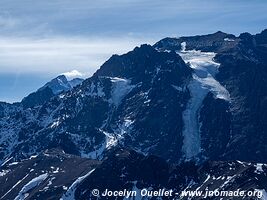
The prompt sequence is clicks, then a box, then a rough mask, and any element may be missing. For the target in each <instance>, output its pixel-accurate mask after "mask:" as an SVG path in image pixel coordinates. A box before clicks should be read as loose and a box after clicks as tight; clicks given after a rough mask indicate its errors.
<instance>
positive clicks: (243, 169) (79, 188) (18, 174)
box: [0, 149, 267, 200]
mask: <svg viewBox="0 0 267 200" xmlns="http://www.w3.org/2000/svg"><path fill="white" fill-rule="evenodd" d="M266 173H267V165H263V164H257V163H244V162H240V161H232V162H230V161H229V162H222V161H213V162H211V161H209V162H205V163H203V164H202V165H201V166H198V165H195V164H194V163H192V162H186V163H182V164H179V165H173V164H170V163H167V162H166V161H165V160H164V159H162V158H159V157H156V156H152V155H150V156H144V155H143V154H140V153H137V152H135V151H133V150H128V149H114V150H112V151H111V152H108V154H107V156H106V157H105V158H104V159H103V160H102V161H97V160H90V159H86V158H80V157H77V156H74V155H70V154H65V153H64V152H62V151H60V150H57V149H52V150H49V151H46V152H44V153H42V154H40V155H38V156H32V157H30V158H29V159H26V160H23V161H22V162H19V163H17V162H7V163H5V164H4V166H3V167H2V171H1V172H0V184H1V188H0V197H1V198H2V199H24V198H26V199H62V200H68V199H76V200H82V199H115V197H104V196H103V197H96V196H93V195H92V191H93V189H96V188H97V189H98V190H99V191H100V194H102V193H103V194H104V192H105V190H106V189H108V190H110V191H120V190H121V191H123V190H127V191H134V192H136V197H135V198H134V197H133V196H132V197H131V196H130V198H129V199H141V198H140V196H141V191H146V190H150V191H151V190H152V191H159V190H160V189H161V190H162V189H164V190H166V191H172V192H171V193H170V194H169V195H170V196H168V197H166V198H165V197H162V196H159V198H160V199H175V198H177V199H189V198H190V196H189V194H187V193H186V192H188V191H195V190H196V188H198V191H201V192H202V194H201V195H200V196H196V197H195V198H194V199H203V198H204V197H205V195H206V194H205V192H206V191H207V190H210V191H216V189H217V190H222V191H238V190H240V188H242V191H244V192H246V194H247V193H248V192H254V190H255V189H263V188H266V187H267V180H266V179H267V178H266ZM6 180H8V181H6ZM13 186H15V187H13ZM12 187H13V188H12ZM10 188H11V190H10ZM262 191H263V190H262ZM144 194H145V193H144ZM186 194H187V195H188V196H187V195H186ZM150 195H151V194H150ZM263 195H266V193H264V192H263V193H261V190H256V193H254V196H252V197H237V196H232V197H234V199H252V198H253V199H254V198H255V199H261V198H262V197H263V198H264V196H263ZM146 197H147V198H146V199H151V196H149V194H148V193H147V195H146ZM265 197H266V196H265ZM116 199H124V197H120V196H119V197H117V198H116ZM210 199H215V200H217V199H229V198H228V197H224V198H221V197H218V196H215V194H214V196H213V198H210Z"/></svg>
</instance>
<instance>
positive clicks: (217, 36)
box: [0, 30, 267, 199]
mask: <svg viewBox="0 0 267 200" xmlns="http://www.w3.org/2000/svg"><path fill="white" fill-rule="evenodd" d="M266 82H267V30H265V31H262V32H261V33H259V34H256V35H251V34H249V33H243V34H241V35H240V36H238V37H237V36H234V35H232V34H226V33H223V32H216V33H214V34H209V35H203V36H192V37H180V38H165V39H162V40H160V41H159V42H157V43H156V44H155V45H153V46H151V45H141V46H140V47H136V48H135V49H134V50H133V51H130V52H128V53H126V54H123V55H113V56H112V57H111V58H110V59H109V60H108V61H106V62H105V63H104V64H103V65H102V66H101V67H100V68H99V70H97V71H96V72H95V73H94V75H93V76H92V77H90V78H88V79H86V80H72V81H68V80H67V79H66V77H64V76H59V77H57V78H55V79H53V80H52V81H51V82H49V83H47V84H46V85H45V86H44V87H42V88H40V89H39V90H37V91H36V92H35V93H32V94H30V95H29V96H27V97H25V98H24V99H23V100H22V102H20V103H15V104H8V103H0V160H1V163H2V167H1V168H2V169H1V170H2V172H0V184H4V182H5V180H6V178H7V177H9V178H8V180H10V179H11V178H10V177H14V176H13V173H18V171H20V172H21V173H22V174H23V175H24V176H25V175H27V174H31V173H32V171H27V170H28V166H29V164H28V163H30V162H35V160H36V159H37V160H38V159H41V160H42V162H43V160H46V159H47V165H45V167H42V170H40V173H39V172H38V177H39V178H38V177H37V175H36V177H35V176H33V175H28V176H29V177H28V176H27V177H25V178H24V176H23V177H21V178H24V179H23V180H25V181H24V182H23V183H24V184H19V186H18V187H17V188H16V189H15V190H14V191H11V192H8V191H9V190H10V188H12V184H13V183H14V182H16V181H18V180H17V179H16V178H14V179H12V180H13V182H11V183H9V185H8V184H6V186H5V187H4V188H1V189H0V199H1V198H2V199H3V198H7V197H8V198H7V199H14V198H15V197H17V196H18V195H20V196H18V198H20V197H21V196H22V197H23V195H25V194H26V193H28V191H26V189H27V188H30V187H29V185H31V184H29V185H28V186H27V183H30V181H33V182H35V183H36V181H37V183H38V184H37V185H38V187H39V189H38V190H33V192H32V193H30V195H32V196H31V197H32V198H34V197H36V196H35V195H41V194H42V195H44V194H46V195H48V196H49V195H51V194H52V193H53V194H54V195H56V196H57V197H55V199H57V198H59V197H62V198H63V196H64V195H65V196H64V198H65V199H67V197H72V196H73V195H74V196H75V198H76V199H84V198H85V199H86V198H89V197H90V192H89V189H90V188H89V186H90V187H91V186H92V185H93V186H94V185H97V186H98V187H99V188H101V187H104V186H103V185H105V184H106V183H107V182H106V181H105V180H102V182H95V181H94V180H97V179H98V178H99V179H100V177H102V176H103V174H105V173H107V171H105V170H107V169H108V168H111V169H112V168H113V167H114V166H115V163H120V162H121V164H120V165H119V166H117V167H118V168H116V170H115V171H114V176H115V177H114V179H112V181H111V180H107V181H109V184H110V185H109V186H110V187H111V188H112V187H113V186H114V187H115V188H122V187H125V184H129V183H131V184H129V185H128V186H129V188H139V189H140V188H141V186H140V185H139V184H138V182H142V183H143V184H144V185H143V186H144V187H149V186H151V187H152V185H153V184H155V183H156V184H158V185H154V186H153V187H159V185H164V187H166V188H171V187H174V188H176V190H177V191H181V190H182V189H184V188H186V187H187V186H189V183H191V184H192V185H190V187H192V188H197V187H200V186H201V187H203V188H204V186H205V187H206V186H207V185H208V184H209V183H211V182H212V180H215V179H216V180H217V181H216V184H215V185H213V186H212V187H214V188H212V189H216V188H220V186H222V187H221V188H226V189H227V187H228V186H229V187H232V189H235V188H239V187H243V188H244V189H251V188H252V189H253V188H254V189H264V188H265V189H266V183H267V181H266V165H264V164H256V162H258V163H259V162H261V163H267V160H266V155H267V145H266V141H267V83H266ZM51 149H53V152H52V153H51V152H50V151H51ZM55 149H56V150H55ZM125 149H126V150H125ZM47 150H48V152H50V153H44V152H45V151H47ZM62 151H63V152H62ZM137 152H138V153H137ZM35 155H39V156H37V158H35V157H34V158H33V157H32V158H31V159H30V157H31V156H35ZM116 155H118V156H119V158H117V157H116ZM59 157H60V158H61V157H62V158H64V159H62V161H63V160H66V161H64V162H66V163H65V164H64V167H63V165H62V163H60V159H59V160H58V158H59ZM54 158H55V159H56V160H53V159H54ZM25 159H26V160H25ZM91 159H97V160H98V161H93V160H91ZM117 159H119V161H117ZM120 159H121V160H120ZM22 160H24V161H23V162H21V161H22ZM33 160H34V161H33ZM236 160H242V161H244V162H237V161H236ZM72 161H73V162H74V161H75V162H77V163H78V164H77V170H78V172H77V174H72V176H71V180H67V181H66V182H64V181H63V180H61V181H62V184H63V185H64V187H63V186H60V187H58V188H60V189H58V190H56V189H55V190H52V189H51V188H52V186H56V185H57V184H59V183H55V181H53V180H54V179H55V180H56V179H57V178H55V177H54V176H52V174H53V172H52V171H53V170H54V171H56V172H55V173H59V172H60V171H62V170H63V171H68V173H73V172H71V169H70V168H68V165H70V164H69V163H71V162H72ZM215 161H216V162H215ZM12 162H19V163H15V164H14V163H13V164H10V163H12ZM36 162H37V161H36ZM50 162H51V164H50ZM53 162H55V164H52V163H53ZM254 162H255V163H254ZM82 163H84V164H82ZM122 163H123V164H122ZM133 163H136V166H135V165H134V167H133V166H132V164H133ZM153 163H155V164H153ZM252 163H254V164H252ZM33 164H34V163H33ZM53 165H55V166H53ZM19 166H25V169H24V168H23V169H21V168H20V167H19ZM26 166H27V167H26ZM79 166H80V167H79ZM97 166H98V167H99V169H98V167H97ZM153 166H154V167H157V170H159V171H160V173H158V174H157V175H155V177H156V178H155V177H154V176H152V175H151V176H149V175H148V176H147V177H146V174H143V173H142V172H141V171H142V170H140V169H147V168H148V169H151V168H153ZM51 167H53V168H51ZM55 167H56V168H55ZM70 167H71V166H70ZM124 167H126V169H127V170H128V171H127V173H125V174H130V177H127V178H126V179H120V178H118V177H120V176H121V175H122V173H123V169H124ZM135 167H137V168H138V167H140V168H138V169H135ZM146 167H147V168H146ZM57 168H58V170H57ZM85 168H86V170H85ZM95 168H96V169H95ZM217 168H219V169H217ZM230 168H231V169H230ZM93 169H95V171H92V170H93ZM215 169H216V170H218V171H217V172H216V173H215V172H214V171H213V170H215ZM232 169H233V171H231V170H232ZM34 170H36V169H34ZM51 170H52V171H51ZM101 170H102V171H101ZM134 170H137V171H138V170H139V171H138V173H139V174H141V175H139V174H138V173H134ZM157 170H156V169H155V173H156V172H157ZM187 170H189V171H187ZM216 170H215V171H216ZM42 171H43V172H42ZM148 171H149V170H144V172H146V173H148ZM152 171H153V170H152ZM200 171H201V172H203V173H199V172H200ZM41 172H42V173H41ZM173 176H175V177H180V181H181V182H179V181H178V180H176V179H175V180H174V179H172V177H173ZM34 177H35V178H37V179H34ZM79 177H80V178H79ZM91 177H95V179H92V178H91ZM152 177H153V178H152ZM223 177H224V178H223ZM227 177H228V178H227ZM240 177H242V178H243V179H242V178H241V179H239V178H240ZM157 178H158V179H157ZM236 178H238V179H236ZM256 178H257V179H256ZM52 179H53V180H52ZM76 179H77V181H78V180H79V181H78V182H74V181H75V180H76ZM73 180H74V181H73ZM148 180H152V182H151V181H148ZM171 180H173V181H174V182H173V184H171V183H172V182H171ZM226 181H227V182H226ZM50 182H51V184H50ZM48 183H49V184H48ZM74 183H75V184H74ZM176 183H177V186H174V185H175V184H176ZM193 183H194V184H193ZM228 183H229V185H228ZM60 184H61V183H60ZM60 184H59V185H60ZM62 184H61V185H62ZM73 184H74V185H73ZM101 184H103V185H101ZM178 185H179V187H178ZM23 186H25V187H26V186H27V187H26V189H25V188H24V190H23ZM35 186H36V184H35ZM207 187H210V186H207ZM33 188H34V187H33ZM86 188H87V189H86ZM12 190H13V189H12ZM25 191H26V192H25ZM29 191H32V188H30V189H29ZM34 192H35V193H34ZM48 196H47V197H48ZM74 196H73V198H74ZM64 198H63V199H64ZM73 198H72V199H73ZM90 198H91V197H90Z"/></svg>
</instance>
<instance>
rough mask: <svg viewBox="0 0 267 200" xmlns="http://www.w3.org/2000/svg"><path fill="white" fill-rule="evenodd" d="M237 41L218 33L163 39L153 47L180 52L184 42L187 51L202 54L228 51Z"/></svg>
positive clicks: (225, 34)
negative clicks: (201, 52)
mask: <svg viewBox="0 0 267 200" xmlns="http://www.w3.org/2000/svg"><path fill="white" fill-rule="evenodd" d="M239 41H240V39H239V38H237V37H235V36H234V35H232V34H227V33H223V32H221V31H218V32H216V33H213V34H208V35H200V36H189V37H180V38H165V39H162V40H160V41H159V42H157V43H156V44H155V45H154V47H155V48H156V49H159V50H161V51H164V50H172V51H179V50H181V43H182V42H186V49H187V50H193V49H195V50H201V51H204V52H223V51H228V50H229V49H230V48H232V47H234V46H236V45H237V44H238V42H239Z"/></svg>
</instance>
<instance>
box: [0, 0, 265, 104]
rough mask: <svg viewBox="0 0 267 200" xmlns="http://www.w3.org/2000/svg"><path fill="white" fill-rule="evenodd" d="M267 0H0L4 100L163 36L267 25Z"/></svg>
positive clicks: (250, 29) (1, 93)
mask: <svg viewBox="0 0 267 200" xmlns="http://www.w3.org/2000/svg"><path fill="white" fill-rule="evenodd" d="M266 10H267V1H264V0H254V1H250V0H224V1H222V0H216V1H215V0H164V1H163V0H98V1H92V0H75V1H73V0H45V1H43V0H1V1H0V101H8V102H14V101H19V100H21V98H23V97H24V96H25V95H27V94H28V93H30V92H32V91H34V90H36V89H37V88H39V87H40V86H41V85H42V84H44V83H45V82H47V81H48V80H50V79H51V78H53V77H55V76H57V75H58V74H61V73H64V72H68V71H72V70H77V71H79V72H80V73H81V74H82V76H83V77H88V76H90V75H92V73H93V72H94V71H95V70H96V69H97V68H98V67H99V66H100V65H101V64H102V63H103V62H104V61H105V60H106V59H108V58H109V57H110V56H111V55H112V54H115V53H117V54H122V53H124V52H127V51H129V50H131V49H132V48H134V47H135V46H137V45H140V44H142V43H150V44H153V43H154V42H156V41H158V40H159V39H161V38H164V37H167V36H172V37H179V36H183V35H196V34H206V33H212V32H216V31H218V30H221V31H224V32H228V33H233V34H236V35H239V33H241V32H251V33H253V34H254V33H257V32H260V31H261V30H263V29H265V28H267V12H266Z"/></svg>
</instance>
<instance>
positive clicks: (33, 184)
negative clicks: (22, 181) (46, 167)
mask: <svg viewBox="0 0 267 200" xmlns="http://www.w3.org/2000/svg"><path fill="white" fill-rule="evenodd" d="M47 177H48V174H47V173H45V174H41V175H40V176H38V177H36V178H34V179H32V180H31V181H30V182H29V183H27V184H26V185H25V186H23V188H22V189H21V190H20V192H19V194H18V196H16V198H15V200H24V199H25V198H27V196H28V193H27V192H28V191H30V190H31V189H33V188H35V187H36V186H38V185H39V184H40V183H42V182H43V181H44V180H45V179H46V178H47Z"/></svg>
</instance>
